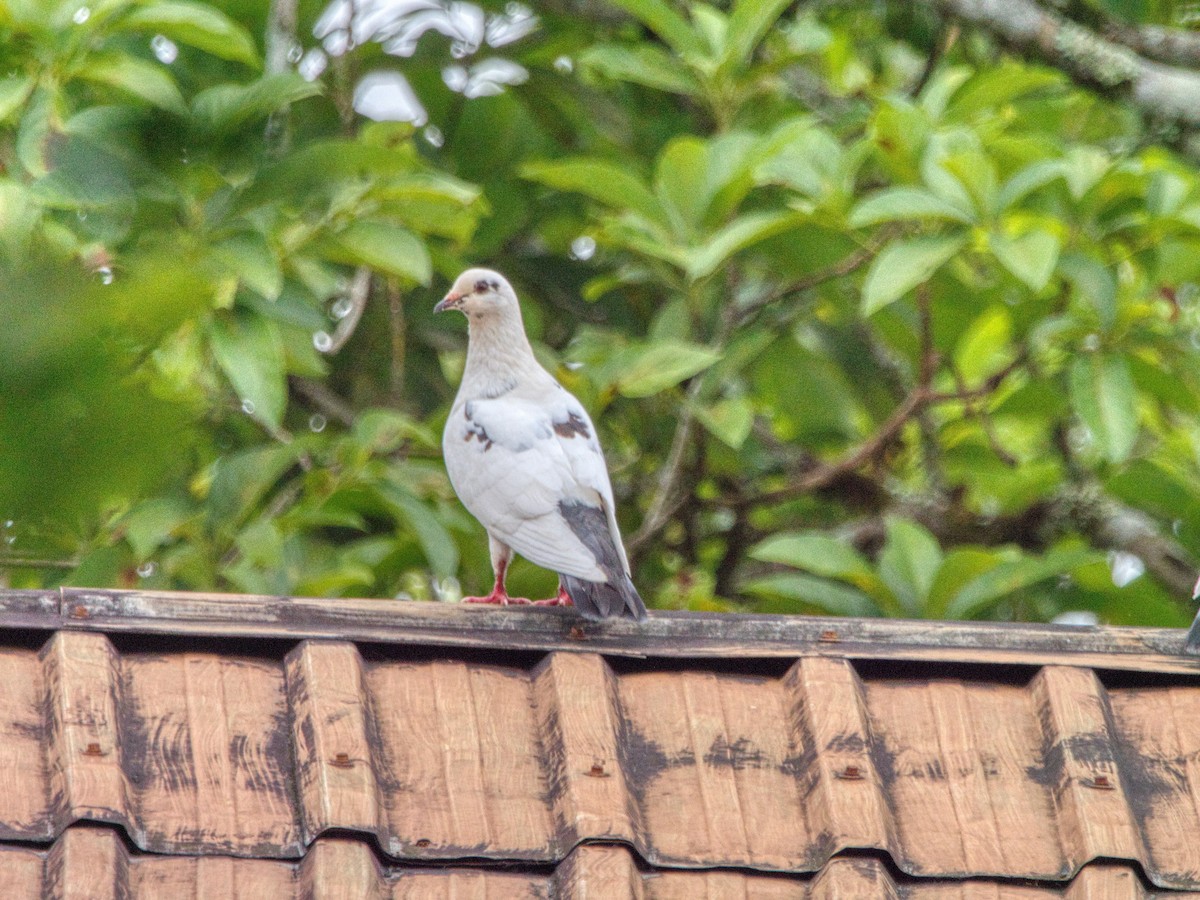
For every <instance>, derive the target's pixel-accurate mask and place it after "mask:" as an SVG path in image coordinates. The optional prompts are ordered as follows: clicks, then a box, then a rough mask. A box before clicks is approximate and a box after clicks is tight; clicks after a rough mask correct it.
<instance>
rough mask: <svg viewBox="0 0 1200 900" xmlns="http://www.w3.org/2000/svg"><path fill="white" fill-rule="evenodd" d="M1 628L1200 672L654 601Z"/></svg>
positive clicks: (107, 610) (3, 593)
mask: <svg viewBox="0 0 1200 900" xmlns="http://www.w3.org/2000/svg"><path fill="white" fill-rule="evenodd" d="M0 628H7V629H33V630H38V631H57V630H61V629H69V630H85V631H99V632H104V633H108V634H119V633H133V634H167V635H204V636H210V637H215V638H221V637H225V638H247V637H251V638H279V639H284V640H303V639H306V638H333V639H339V640H348V641H358V642H375V643H383V644H410V645H420V646H426V647H462V648H480V649H488V650H531V651H539V652H547V651H552V650H566V651H585V652H593V653H602V654H605V655H608V656H622V657H659V658H663V657H671V658H696V659H713V658H745V659H752V658H760V659H761V658H773V657H774V658H795V657H800V656H832V657H842V658H848V659H881V660H914V661H930V662H964V663H990V664H1009V665H1031V666H1043V665H1048V664H1054V665H1077V666H1087V667H1090V668H1097V669H1125V670H1132V671H1142V672H1173V673H1188V674H1200V658H1198V657H1196V656H1192V655H1189V654H1185V653H1184V652H1183V644H1184V631H1183V630H1182V629H1173V628H1127V627H1102V626H1096V627H1086V626H1083V627H1081V626H1064V625H1029V624H1017V623H1004V622H926V621H908V620H899V619H850V618H829V617H816V616H766V615H739V614H729V613H693V612H675V611H667V612H663V611H657V612H652V613H651V614H650V618H649V619H647V620H646V621H645V622H642V623H637V622H633V621H631V620H611V621H607V622H586V621H584V620H583V619H580V618H579V617H578V616H577V615H576V614H575V612H574V611H573V610H570V609H555V608H537V609H530V608H522V607H509V608H498V607H485V606H460V605H458V604H449V603H420V602H412V601H403V600H368V599H315V598H306V597H263V596H251V595H235V594H203V593H178V592H167V591H111V590H96V589H91V588H62V589H60V590H52V591H19V590H0Z"/></svg>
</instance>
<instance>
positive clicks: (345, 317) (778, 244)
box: [0, 0, 1200, 625]
mask: <svg viewBox="0 0 1200 900" xmlns="http://www.w3.org/2000/svg"><path fill="white" fill-rule="evenodd" d="M1087 5H1088V6H1089V7H1091V8H1093V10H1094V11H1097V12H1096V14H1097V15H1098V14H1100V13H1101V12H1102V13H1103V14H1105V15H1115V16H1118V17H1122V18H1125V19H1128V20H1130V21H1136V22H1145V21H1160V22H1167V21H1168V20H1169V19H1170V16H1171V15H1173V13H1172V12H1171V11H1170V10H1168V9H1166V7H1161V8H1160V5H1159V4H1154V3H1140V2H1139V3H1134V4H1129V3H1115V2H1114V3H1090V4H1087ZM318 7H319V5H318V6H307V5H302V10H301V12H302V21H301V23H300V30H299V32H298V35H297V37H298V40H299V43H300V46H299V48H298V49H299V50H300V51H301V54H307V55H305V56H304V59H305V60H309V59H310V58H313V55H314V54H318V56H316V57H315V58H317V59H318V61H320V57H319V52H320V51H319V43H320V42H319V41H318V39H317V38H314V37H312V35H313V34H314V32H313V29H314V27H315V26H317V27H318V37H319V38H320V39H323V41H324V46H325V49H326V50H328V51H329V52H330V54H331V55H332V57H333V58H326V59H325V60H324V61H325V62H327V63H328V64H329V65H328V68H326V69H325V71H324V74H321V73H319V72H318V71H317V70H316V69H313V68H311V67H306V65H307V64H302V65H301V67H300V68H301V71H303V72H305V74H304V75H303V76H302V75H301V74H300V73H299V72H297V71H293V70H291V69H289V70H288V71H283V72H267V71H266V70H265V69H264V63H263V60H264V58H265V57H266V56H267V55H268V54H267V53H266V52H265V48H264V47H263V46H262V35H264V34H266V33H267V30H268V27H267V25H268V23H267V22H266V16H267V14H268V4H266V3H258V4H251V5H245V4H234V3H229V2H224V3H222V2H212V3H209V2H198V0H138V2H133V0H106V2H103V3H96V4H93V5H91V6H81V5H80V4H78V3H41V2H20V3H10V4H8V5H7V6H5V7H4V8H3V9H2V10H0V73H4V74H3V77H2V78H0V135H2V137H3V139H2V140H0V284H3V288H2V289H0V291H2V293H0V310H2V311H3V314H4V322H5V327H4V328H3V329H0V359H2V360H3V361H4V363H3V365H0V397H3V398H4V399H3V403H2V404H0V476H2V477H0V525H3V528H0V535H2V536H3V538H4V544H3V545H0V564H2V565H3V566H4V568H2V569H0V573H6V574H0V577H2V578H4V579H6V580H7V582H8V583H10V584H14V585H52V584H57V583H62V582H64V581H65V582H70V583H80V584H95V585H125V586H128V585H135V584H136V585H143V586H153V587H163V588H180V589H214V588H215V589H222V590H238V591H260V592H266V593H284V594H286V593H297V594H314V595H323V596H346V595H380V596H387V595H402V596H412V597H418V598H431V599H455V598H456V597H458V596H459V595H460V594H461V593H462V592H463V591H464V590H469V591H472V592H477V591H480V590H484V589H486V588H487V587H488V586H489V582H490V578H491V575H490V572H489V570H488V564H487V550H486V541H485V539H484V536H483V534H482V532H481V530H480V529H479V527H478V526H477V524H476V523H474V522H473V521H472V520H471V518H470V517H469V516H468V515H467V514H466V513H465V511H464V510H463V509H462V508H461V506H460V505H459V504H458V503H457V501H456V500H455V499H454V498H453V495H452V493H451V492H450V490H449V487H448V484H447V481H446V478H445V475H444V471H443V468H442V464H441V460H440V447H439V441H438V433H439V431H440V426H441V422H442V419H443V417H444V415H445V413H446V410H447V408H448V404H449V401H450V398H451V397H452V396H453V391H454V384H455V383H456V380H457V377H458V374H459V373H460V372H461V367H462V362H463V347H464V338H463V334H462V328H461V325H460V324H459V323H454V322H450V323H446V322H445V321H444V320H443V319H438V320H437V321H436V322H435V321H434V320H433V319H432V317H431V314H430V310H431V307H432V306H433V304H434V302H436V300H437V299H438V297H439V296H440V292H441V291H442V290H443V288H444V285H445V284H446V283H447V281H448V280H449V279H450V278H452V277H453V276H454V275H456V274H457V272H458V271H459V270H460V269H461V268H463V267H465V266H466V265H468V264H490V265H494V266H495V267H497V268H499V269H501V270H503V271H504V272H505V273H506V274H508V275H509V276H510V277H511V279H512V280H513V281H514V283H515V284H516V286H517V288H518V290H519V292H520V294H521V296H522V300H523V303H524V310H525V317H526V322H527V325H528V326H529V329H530V332H531V337H532V338H533V341H534V344H535V349H536V351H537V353H538V354H539V357H540V358H541V359H542V361H543V362H544V363H545V364H546V365H547V366H548V367H550V368H551V369H552V370H554V371H555V372H556V374H557V375H558V377H559V378H560V380H561V381H562V382H563V383H564V385H566V386H567V387H569V388H570V389H571V390H573V391H575V392H576V393H577V394H578V395H579V396H580V397H581V398H582V399H583V400H584V402H585V403H586V404H587V405H588V406H589V408H590V409H591V410H592V411H593V413H595V414H596V418H597V422H598V425H599V427H600V429H601V431H602V438H603V440H604V444H605V448H606V451H607V454H608V461H609V464H610V468H611V469H612V471H613V478H614V484H615V488H616V492H617V496H618V505H619V507H620V509H619V514H620V517H621V521H622V525H623V527H624V529H625V531H626V534H627V536H632V535H634V534H636V535H637V540H636V542H635V548H634V549H635V552H634V560H635V564H636V571H635V578H636V580H637V582H638V583H639V585H640V586H641V587H642V589H643V593H644V594H645V595H647V597H649V598H653V602H655V603H657V604H658V605H660V606H678V607H690V608H698V609H750V610H762V611H773V612H827V613H834V614H848V615H887V616H910V617H920V618H931V619H936V618H943V617H963V618H1018V619H1048V618H1052V617H1054V616H1055V615H1057V614H1059V613H1061V612H1063V611H1064V610H1090V611H1092V612H1094V613H1096V614H1097V615H1098V616H1099V617H1100V618H1102V619H1104V620H1106V621H1113V622H1121V623H1133V622H1145V623H1153V624H1163V625H1178V624H1182V623H1183V621H1184V620H1185V618H1186V616H1187V612H1188V610H1187V608H1186V604H1185V602H1184V599H1185V598H1184V594H1185V593H1186V586H1184V587H1182V588H1181V586H1180V585H1179V584H1178V583H1177V582H1178V580H1179V579H1178V571H1177V570H1176V571H1175V572H1174V574H1172V572H1171V571H1168V570H1167V568H1155V566H1154V554H1152V553H1147V554H1146V556H1147V559H1146V565H1147V568H1148V571H1146V572H1145V574H1142V575H1141V576H1140V577H1134V578H1133V579H1132V580H1129V578H1128V577H1127V576H1125V575H1122V576H1121V577H1118V576H1117V573H1118V569H1120V568H1121V567H1122V566H1124V567H1125V568H1124V569H1121V571H1126V570H1128V571H1132V572H1134V574H1135V575H1136V573H1137V571H1140V570H1137V568H1136V566H1134V567H1133V569H1129V565H1130V563H1129V559H1127V558H1126V556H1122V555H1121V554H1127V553H1128V552H1129V548H1130V547H1131V546H1134V545H1135V544H1137V541H1126V544H1128V546H1126V544H1123V543H1122V540H1123V539H1122V538H1120V535H1121V534H1127V532H1122V531H1121V529H1120V528H1117V527H1115V525H1114V523H1117V524H1120V523H1129V522H1136V523H1138V524H1137V527H1138V528H1141V529H1142V531H1141V532H1139V535H1141V537H1140V538H1139V540H1143V539H1144V540H1149V541H1152V542H1156V543H1155V545H1156V546H1158V547H1166V548H1168V549H1170V550H1171V552H1172V553H1178V554H1183V555H1187V554H1195V553H1197V552H1198V551H1200V514H1198V513H1197V512H1196V510H1198V509H1200V477H1198V476H1197V474H1196V465H1195V460H1196V459H1197V450H1198V441H1200V431H1197V429H1196V426H1195V424H1194V423H1195V420H1196V416H1197V415H1198V414H1200V376H1198V375H1197V372H1198V371H1200V366H1198V365H1197V362H1198V361H1200V357H1198V350H1197V346H1198V343H1200V342H1198V340H1197V335H1200V304H1198V303H1197V301H1198V300H1200V287H1198V285H1200V177H1198V176H1197V174H1196V170H1195V167H1194V163H1193V162H1191V161H1189V160H1187V159H1186V158H1183V157H1181V156H1180V155H1178V153H1177V152H1176V151H1174V150H1172V149H1169V148H1167V147H1164V146H1162V145H1161V144H1160V143H1159V142H1158V140H1157V137H1156V134H1155V133H1154V132H1152V131H1149V130H1147V128H1146V127H1145V126H1143V124H1142V123H1141V122H1140V121H1139V120H1138V119H1137V117H1136V116H1134V115H1131V114H1130V112H1129V110H1128V109H1127V108H1125V107H1124V106H1122V105H1120V104H1119V103H1117V102H1111V101H1107V100H1103V99H1100V98H1098V97H1097V96H1095V95H1094V94H1091V93H1089V92H1087V91H1086V90H1084V89H1081V88H1078V87H1075V86H1073V85H1071V84H1070V82H1069V81H1068V80H1067V79H1066V78H1065V77H1064V76H1063V75H1061V74H1059V73H1056V72H1054V71H1050V70H1047V69H1045V68H1041V67H1037V66H1033V65H1030V64H1027V63H1023V62H1021V61H1019V60H1015V59H1012V58H1010V57H1008V56H1006V55H1005V54H1004V53H1003V52H1002V51H1001V50H1000V49H999V48H997V47H995V46H992V45H991V44H990V43H989V42H988V40H987V38H986V36H984V35H981V34H968V35H966V36H964V38H963V39H962V40H961V41H959V42H958V43H956V44H955V45H954V46H952V47H950V48H948V50H947V52H946V53H945V54H944V56H941V57H939V58H938V62H937V64H936V65H935V66H933V68H932V70H931V71H929V72H927V73H924V74H923V70H924V69H925V63H926V59H927V56H928V53H929V49H930V48H929V46H928V37H927V35H928V34H929V33H930V25H931V23H930V22H929V21H926V20H925V16H926V13H925V12H923V11H922V10H923V9H924V8H923V7H922V8H912V7H910V6H909V5H907V4H900V3H892V2H889V3H886V4H884V6H883V7H882V8H880V7H876V6H870V5H867V4H861V3H860V4H855V3H851V4H801V5H799V7H798V8H797V7H796V5H795V4H790V3H787V2H782V0H768V2H762V0H728V2H722V3H717V4H709V3H702V2H693V0H618V2H617V3H615V4H613V5H611V6H610V7H608V8H605V9H601V8H599V7H594V8H593V7H591V6H589V5H587V4H584V5H583V6H579V5H573V6H571V7H570V12H569V13H566V12H561V11H560V7H559V6H558V5H556V4H547V5H545V6H544V8H543V7H539V9H538V10H537V14H538V16H539V17H540V20H539V22H538V28H537V29H536V30H534V31H532V33H530V34H527V35H526V34H524V31H523V30H522V29H523V28H524V26H522V25H521V22H522V21H527V20H523V19H522V17H521V14H520V10H519V9H518V10H513V9H506V10H505V11H503V12H501V11H499V10H498V9H496V8H494V6H488V7H487V8H486V9H483V10H481V11H480V16H481V17H482V18H481V21H483V22H485V23H486V24H487V28H488V29H490V30H489V31H488V32H487V33H488V34H490V35H492V44H491V45H486V43H485V44H484V45H482V46H476V45H475V44H472V43H471V42H470V41H467V42H460V43H459V44H457V45H455V46H451V42H450V41H449V40H447V39H445V37H444V33H443V31H442V30H440V29H438V28H434V29H432V30H431V31H428V32H425V33H423V34H424V36H421V37H420V40H419V41H417V43H416V44H415V45H413V46H411V47H407V46H406V47H399V48H398V47H396V46H395V45H394V42H395V38H396V31H395V29H394V28H393V30H392V31H388V27H390V26H395V25H396V23H394V22H393V23H387V22H377V23H376V25H377V26H378V27H379V28H382V29H383V30H382V31H380V32H378V33H371V29H370V28H366V27H365V26H364V25H363V23H362V22H361V21H360V22H359V25H360V26H362V28H365V30H361V29H360V32H356V34H355V35H354V40H353V46H352V47H351V46H350V43H351V42H350V35H349V34H348V33H347V32H346V31H345V24H346V23H344V22H341V24H339V22H340V20H339V19H338V17H337V16H336V15H333V14H332V13H330V14H329V15H328V16H324V17H322V18H321V20H320V21H321V24H320V25H319V26H318V23H317V21H315V18H316V17H317V16H321V15H322V12H323V10H322V9H320V8H318ZM880 9H883V10H884V12H885V15H882V16H881V15H879V12H880ZM435 12H436V11H435ZM411 24H412V23H409V25H411ZM506 28H507V29H510V30H513V29H515V30H513V31H512V34H513V35H515V37H511V39H508V38H504V39H503V40H501V39H500V38H497V37H496V35H503V34H504V29H506ZM339 40H340V41H341V44H339ZM388 41H392V43H391V44H388V46H387V47H385V46H384V44H385V42H388ZM386 50H390V51H391V54H390V55H389V53H388V52H385V51H386ZM296 56H297V54H295V53H293V54H290V55H289V59H290V61H291V63H293V64H294V63H295V62H296V58H295V57H296ZM486 57H494V59H492V60H490V61H488V60H486ZM497 60H499V61H500V62H502V63H504V64H506V65H507V66H508V68H507V69H504V71H506V72H508V73H509V74H508V75H502V74H501V75H498V74H496V73H497V72H500V71H501V69H503V66H500V67H499V68H498V67H497ZM485 62H486V63H487V65H483V64H484V63H485ZM456 66H457V67H460V68H461V71H460V69H455V68H454V67H456ZM488 66H490V67H491V68H490V70H489V69H488ZM318 68H319V67H318ZM380 69H385V70H388V71H390V72H392V73H393V74H395V73H401V74H402V75H403V76H404V78H405V79H406V80H407V82H408V84H409V86H410V87H411V89H412V91H413V94H414V96H415V97H416V98H417V99H418V100H419V101H420V105H421V108H420V109H419V110H417V109H416V108H415V107H414V106H413V105H412V103H411V102H410V103H408V106H407V107H406V108H407V111H400V112H396V111H395V110H393V112H392V113H391V114H390V115H391V118H392V119H393V120H392V121H371V120H369V119H367V118H366V117H365V116H363V115H360V114H359V113H358V112H356V105H357V106H358V107H359V108H362V106H361V103H360V101H361V98H356V96H355V90H354V88H355V85H356V83H357V82H358V81H359V79H360V78H361V77H362V76H363V75H365V74H367V73H370V72H372V71H374V70H380ZM488 71H490V72H491V73H492V74H491V75H488ZM513 73H516V74H513ZM488 78H492V79H493V80H491V81H488V80H487V79H488ZM456 79H457V80H456ZM455 84H458V85H459V87H458V88H457V89H456V88H455V87H454V85H455ZM469 85H474V87H471V88H470V89H469V88H468V86H469ZM456 91H457V92H456ZM393 100H395V98H393ZM382 117H383V118H387V115H383V116H382ZM426 120H428V124H426ZM366 270H370V273H371V274H370V277H369V278H368V277H367V275H366ZM660 510H665V511H666V513H667V514H666V515H665V516H662V517H661V521H659V520H658V519H657V518H656V517H655V516H654V515H652V513H655V512H657V511H660ZM10 520H11V522H12V524H11V525H6V524H4V523H6V522H8V521H10ZM647 523H648V524H647ZM1139 546H1140V545H1139ZM1139 552H1140V551H1139ZM457 578H461V579H463V584H462V585H461V586H460V585H459V583H458V582H457V580H456V579H457ZM511 587H512V589H513V591H514V592H517V593H525V594H545V593H548V592H550V591H552V590H553V588H554V578H553V575H551V574H549V573H545V572H542V571H540V570H537V569H535V568H534V567H532V566H528V565H526V564H524V563H518V564H517V565H516V567H515V568H514V570H513V573H512V584H511Z"/></svg>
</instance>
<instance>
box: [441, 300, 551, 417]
mask: <svg viewBox="0 0 1200 900" xmlns="http://www.w3.org/2000/svg"><path fill="white" fill-rule="evenodd" d="M468 323H469V324H468V329H469V332H470V334H469V338H468V341H467V364H466V368H465V369H464V370H463V379H462V388H461V393H462V394H463V395H464V396H468V397H477V396H498V395H499V394H501V393H506V392H507V391H508V390H511V389H512V388H514V387H516V386H517V385H518V384H520V383H523V382H526V381H528V380H529V379H531V378H533V379H536V378H539V377H546V378H548V377H549V375H548V374H547V373H546V370H545V369H543V368H542V367H541V366H540V365H538V362H537V360H536V359H535V358H534V355H533V348H532V347H530V346H529V338H527V337H526V336H525V326H524V324H523V323H522V322H521V318H520V316H513V315H503V316H494V317H488V318H487V319H480V320H476V319H474V318H469V319H468Z"/></svg>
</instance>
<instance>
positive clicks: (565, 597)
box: [533, 587, 575, 606]
mask: <svg viewBox="0 0 1200 900" xmlns="http://www.w3.org/2000/svg"><path fill="white" fill-rule="evenodd" d="M533 605H534V606H574V605H575V601H574V600H572V599H571V595H570V594H568V593H567V589H566V588H564V587H559V589H558V593H557V594H556V595H555V596H553V597H551V598H550V599H549V600H534V601H533Z"/></svg>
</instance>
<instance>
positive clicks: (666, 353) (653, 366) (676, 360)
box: [616, 341, 721, 397]
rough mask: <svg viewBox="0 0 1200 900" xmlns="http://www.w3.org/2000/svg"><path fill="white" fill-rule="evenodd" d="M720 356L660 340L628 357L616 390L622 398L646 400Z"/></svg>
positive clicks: (694, 347)
mask: <svg viewBox="0 0 1200 900" xmlns="http://www.w3.org/2000/svg"><path fill="white" fill-rule="evenodd" d="M720 358H721V354H720V353H717V352H716V351H715V350H709V349H708V348H707V347H700V346H698V345H696V344H687V343H684V342H683V341H661V342H658V343H654V344H651V345H650V346H648V347H645V348H643V349H640V350H637V351H636V352H634V353H633V354H631V358H629V359H628V361H627V363H626V365H624V366H623V367H622V373H621V375H620V377H619V378H618V380H617V383H616V388H617V390H618V391H620V392H621V393H622V394H623V395H625V396H626V397H649V396H651V395H652V394H657V393H658V392H660V391H665V390H666V389H667V388H669V387H674V386H675V385H677V384H679V382H681V381H683V380H684V379H685V378H691V377H692V376H693V375H696V374H698V373H699V372H703V371H704V370H705V369H707V368H708V367H709V366H711V365H712V364H713V363H715V362H716V361H717V360H718V359H720Z"/></svg>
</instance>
